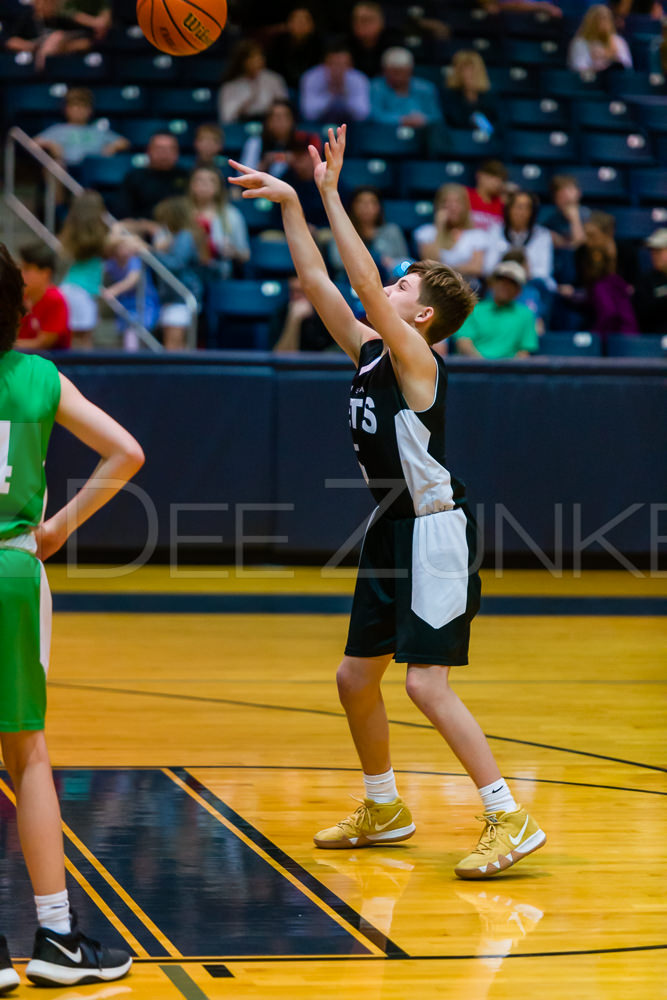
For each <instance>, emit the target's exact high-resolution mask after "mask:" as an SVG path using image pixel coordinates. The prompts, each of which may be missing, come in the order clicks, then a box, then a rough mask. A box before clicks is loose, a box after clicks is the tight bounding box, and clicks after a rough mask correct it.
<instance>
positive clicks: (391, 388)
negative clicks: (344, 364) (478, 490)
mask: <svg viewBox="0 0 667 1000" xmlns="http://www.w3.org/2000/svg"><path fill="white" fill-rule="evenodd" d="M383 351H384V342H383V341H382V340H379V339H374V340H368V341H366V343H365V344H363V345H362V348H361V351H360V354H359V367H358V369H357V372H356V375H355V376H354V379H353V380H352V388H351V393H350V428H351V430H352V441H353V443H354V449H355V451H356V453H357V458H358V460H359V464H360V466H361V471H362V472H363V474H364V478H365V479H366V482H367V483H368V485H369V487H370V490H371V492H372V494H373V496H374V498H375V500H376V502H377V503H378V504H379V505H381V507H382V513H383V515H384V516H386V517H390V518H406V517H421V516H422V515H424V514H434V513H436V512H437V511H441V510H452V509H454V508H456V507H459V506H461V504H462V503H463V502H464V499H465V497H464V488H463V484H462V483H460V482H458V481H457V480H456V479H453V478H452V476H451V475H450V473H449V472H448V471H447V468H446V465H445V398H446V394H447V369H446V368H445V363H444V361H443V360H442V358H441V357H440V355H438V354H436V353H435V351H434V352H433V356H434V358H435V359H436V364H437V366H438V371H437V376H436V388H435V398H434V400H433V403H432V404H431V406H430V407H429V408H428V409H427V410H422V411H420V412H415V411H414V410H411V409H410V407H409V406H408V404H407V403H406V401H405V399H404V398H403V395H402V394H401V390H400V387H399V384H398V381H397V379H396V374H395V372H394V368H393V365H392V363H391V358H390V357H389V353H388V352H385V353H383Z"/></svg>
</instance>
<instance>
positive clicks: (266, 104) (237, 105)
mask: <svg viewBox="0 0 667 1000" xmlns="http://www.w3.org/2000/svg"><path fill="white" fill-rule="evenodd" d="M224 80H225V82H224V83H223V85H222V87H221V88H220V91H219V95H218V107H219V115H220V121H221V122H222V123H223V124H225V123H226V122H238V121H248V120H249V119H253V118H263V117H264V115H265V114H266V112H267V111H268V110H269V108H270V107H271V104H272V103H273V101H275V100H276V98H277V97H287V96H288V94H287V85H286V83H285V81H284V80H283V78H282V77H281V76H278V74H277V73H274V72H273V70H271V69H267V68H266V60H265V58H264V50H263V49H262V47H261V45H260V44H259V43H258V42H254V41H252V40H245V41H242V42H239V44H238V45H237V46H236V49H235V50H234V52H233V54H232V57H231V59H230V62H229V69H228V70H227V73H226V74H225V77H224Z"/></svg>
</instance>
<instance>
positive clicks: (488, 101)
mask: <svg viewBox="0 0 667 1000" xmlns="http://www.w3.org/2000/svg"><path fill="white" fill-rule="evenodd" d="M490 91H491V83H490V82H489V74H488V73H487V71H486V66H485V65H484V60H483V59H482V57H481V56H480V54H479V52H475V51H474V49H461V50H460V51H459V52H457V53H456V54H455V56H454V58H453V59H452V66H451V72H450V74H449V76H448V78H447V90H446V93H445V95H444V101H443V103H444V108H445V118H446V120H447V122H448V124H449V125H452V126H453V127H454V128H471V129H481V130H482V131H484V132H486V133H487V134H489V135H490V134H491V133H492V132H493V131H494V125H495V122H496V119H497V115H498V113H497V110H496V104H495V101H494V100H493V98H492V96H491V93H490Z"/></svg>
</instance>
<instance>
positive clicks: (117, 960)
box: [25, 911, 132, 986]
mask: <svg viewBox="0 0 667 1000" xmlns="http://www.w3.org/2000/svg"><path fill="white" fill-rule="evenodd" d="M131 965H132V958H131V956H130V955H129V954H128V953H127V952H126V951H121V950H120V949H117V948H104V947H103V946H102V945H101V944H100V943H99V941H93V940H92V938H89V937H86V935H85V934H82V933H81V931H80V930H79V929H78V927H77V920H76V914H75V913H74V912H73V911H72V930H71V931H70V933H69V934H57V933H56V932H55V931H51V930H49V929H48V928H47V927H39V928H38V929H37V933H36V934H35V947H34V948H33V951H32V958H31V959H30V961H29V962H28V967H27V968H26V970H25V974H26V976H27V977H28V979H29V980H30V982H31V983H35V984H36V985H37V986H74V985H76V986H81V985H84V984H85V983H100V982H105V983H106V982H110V981H111V980H112V979H121V978H122V977H123V976H125V975H127V973H128V972H129V971H130V966H131Z"/></svg>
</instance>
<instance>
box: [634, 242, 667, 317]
mask: <svg viewBox="0 0 667 1000" xmlns="http://www.w3.org/2000/svg"><path fill="white" fill-rule="evenodd" d="M646 246H647V247H648V249H649V251H650V253H651V265H652V266H651V270H650V271H647V272H645V273H644V274H642V275H641V276H640V278H639V281H638V282H637V287H636V289H635V309H636V311H637V316H638V318H639V328H640V329H641V331H642V333H661V334H665V333H667V229H656V231H655V232H654V233H653V234H652V235H651V236H649V238H648V239H647V240H646Z"/></svg>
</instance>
